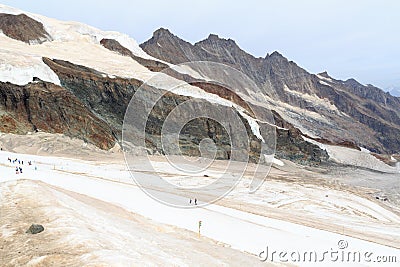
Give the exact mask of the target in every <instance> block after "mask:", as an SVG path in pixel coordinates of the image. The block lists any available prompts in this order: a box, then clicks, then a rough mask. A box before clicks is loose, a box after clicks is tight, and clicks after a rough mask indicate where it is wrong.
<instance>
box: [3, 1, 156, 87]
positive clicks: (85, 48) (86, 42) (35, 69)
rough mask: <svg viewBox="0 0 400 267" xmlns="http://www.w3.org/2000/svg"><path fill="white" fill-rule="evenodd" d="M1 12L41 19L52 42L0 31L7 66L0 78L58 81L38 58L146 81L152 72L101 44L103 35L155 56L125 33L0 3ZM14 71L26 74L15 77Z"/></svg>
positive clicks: (23, 81)
mask: <svg viewBox="0 0 400 267" xmlns="http://www.w3.org/2000/svg"><path fill="white" fill-rule="evenodd" d="M0 13H7V14H14V15H17V14H22V13H23V14H26V15H28V16H30V17H31V18H33V19H35V20H37V21H39V22H41V23H42V24H43V26H44V28H45V29H46V31H47V32H48V33H49V34H50V36H51V39H52V41H51V42H45V43H42V44H37V45H29V44H26V43H23V42H20V41H17V40H14V39H11V38H8V37H6V36H5V35H3V34H1V36H0V42H1V44H2V45H1V47H0V58H2V60H3V62H7V63H8V65H5V64H1V69H0V81H10V82H13V83H16V84H26V83H27V82H29V81H31V80H32V78H33V77H39V78H40V79H42V80H45V81H49V82H55V83H57V82H58V83H59V81H57V79H56V78H55V74H54V73H51V72H50V71H49V69H47V68H46V69H44V68H43V65H42V64H43V63H40V62H39V61H40V60H38V59H40V58H41V57H49V58H56V59H62V60H67V61H71V62H73V63H75V64H81V65H85V66H87V67H91V68H94V69H97V70H99V71H103V72H105V73H108V74H111V75H117V76H121V77H134V78H141V79H142V80H143V79H147V78H148V77H150V76H151V75H150V74H151V73H150V71H148V70H147V69H146V68H145V67H143V66H141V65H140V64H138V63H137V62H136V61H134V60H133V59H131V58H128V57H123V56H119V55H118V54H116V53H113V52H111V51H109V50H107V49H105V48H104V47H102V46H101V45H100V41H101V39H103V38H110V39H115V40H117V41H118V42H120V43H121V44H122V45H123V46H125V47H126V48H128V49H129V50H131V51H132V53H133V54H134V55H136V56H138V57H142V58H147V59H152V57H150V56H149V55H147V54H146V53H145V52H144V51H143V50H142V49H141V48H140V47H139V46H138V44H137V42H136V41H135V40H134V39H132V38H130V37H129V36H128V35H126V34H121V33H118V32H110V31H101V30H99V29H96V28H94V27H91V26H88V25H85V24H82V23H78V22H64V21H59V20H55V19H51V18H47V17H44V16H40V15H36V14H32V13H28V12H24V11H21V10H18V9H15V8H11V7H8V6H4V5H0ZM15 72H16V73H23V74H21V75H16V76H14V77H13V75H14V73H15ZM149 75H150V76H149ZM29 78H30V79H29Z"/></svg>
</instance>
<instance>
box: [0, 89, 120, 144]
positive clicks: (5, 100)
mask: <svg viewBox="0 0 400 267" xmlns="http://www.w3.org/2000/svg"><path fill="white" fill-rule="evenodd" d="M0 110H1V115H0V131H1V132H8V133H18V134H26V133H28V132H33V131H44V132H49V133H63V134H65V135H67V136H70V137H76V138H80V139H83V140H85V141H87V142H89V143H92V144H95V145H96V146H98V147H100V148H102V149H110V148H111V147H113V146H114V144H115V141H116V139H115V136H114V133H113V131H112V129H111V128H110V127H109V125H108V124H107V123H105V122H104V121H102V120H100V119H99V118H98V117H96V116H95V115H94V114H93V113H92V112H91V111H90V110H88V109H87V108H86V107H85V105H84V104H83V103H82V102H81V101H80V100H79V99H78V98H77V97H76V96H74V95H73V94H72V93H70V92H69V91H67V90H66V89H65V88H62V87H60V86H57V85H54V84H51V83H47V82H43V81H36V82H32V83H29V84H28V85H25V86H18V85H14V84H11V83H3V82H0Z"/></svg>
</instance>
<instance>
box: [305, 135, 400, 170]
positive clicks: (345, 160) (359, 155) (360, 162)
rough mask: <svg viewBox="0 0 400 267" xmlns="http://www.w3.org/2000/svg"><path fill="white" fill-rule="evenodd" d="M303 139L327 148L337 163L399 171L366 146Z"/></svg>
mask: <svg viewBox="0 0 400 267" xmlns="http://www.w3.org/2000/svg"><path fill="white" fill-rule="evenodd" d="M303 139H304V140H305V141H307V142H310V143H312V144H315V145H317V146H319V147H320V148H321V149H324V150H326V152H328V155H329V158H330V160H333V161H335V162H337V163H342V164H347V165H353V166H357V167H364V168H368V169H371V170H376V171H382V172H390V173H397V172H399V171H398V169H396V168H395V167H391V166H389V165H387V164H385V163H384V162H382V161H380V160H378V159H377V158H376V157H374V156H373V155H371V154H370V153H371V152H370V151H369V150H368V149H366V148H361V151H359V150H356V149H351V148H348V147H341V146H334V145H327V144H322V143H320V142H317V141H315V140H312V139H310V138H307V137H304V136H303Z"/></svg>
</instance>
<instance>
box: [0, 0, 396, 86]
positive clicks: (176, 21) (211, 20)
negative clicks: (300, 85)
mask: <svg viewBox="0 0 400 267" xmlns="http://www.w3.org/2000/svg"><path fill="white" fill-rule="evenodd" d="M1 3H2V4H5V5H9V6H13V7H17V8H20V9H23V10H26V11H30V12H33V13H39V14H42V15H45V16H48V17H54V18H57V19H61V20H74V21H80V22H84V23H87V24H90V25H92V26H95V27H97V28H101V29H103V30H115V31H119V32H123V33H127V34H129V35H130V36H131V37H133V38H134V39H135V40H136V41H138V42H139V43H141V42H143V41H145V40H147V39H149V38H150V37H151V35H152V33H153V31H154V30H156V29H158V28H160V27H165V28H168V29H170V30H171V32H173V33H174V34H176V35H178V36H179V37H181V38H182V39H185V40H187V41H190V42H192V43H193V42H197V41H200V40H202V39H204V38H206V37H207V36H208V35H209V33H215V34H218V35H219V36H220V37H224V38H231V39H234V40H235V41H236V42H237V44H238V45H239V46H240V47H241V48H242V49H244V50H246V51H247V52H249V53H251V54H253V55H255V56H258V57H264V56H265V55H266V54H267V53H271V52H273V51H275V50H277V51H279V52H280V53H282V54H283V55H284V56H285V57H287V58H288V59H289V60H293V61H295V62H296V63H297V64H299V65H300V66H301V67H303V68H305V69H307V70H308V71H310V72H312V73H318V72H321V71H324V70H327V71H328V73H329V74H330V75H331V76H333V77H334V78H338V79H347V78H350V77H353V78H356V79H357V80H359V81H360V82H362V83H364V84H367V83H370V84H374V85H377V86H379V87H381V88H387V87H389V86H396V87H400V1H397V0H392V1H390V0H386V1H385V0H380V1H379V0H377V1H369V0H346V1H343V0H292V1H289V0H276V1H268V0H266V1H262V0H259V1H255V0H246V1H234V0H227V1H225V0H221V1H218V0H202V1H188V0H186V1H183V0H181V1H180V0H164V1H151V0H143V1H128V0H113V1H108V0H97V1H85V0H79V1H77V0H68V1H61V0H58V1H48V0H35V1H27V0H13V1H1Z"/></svg>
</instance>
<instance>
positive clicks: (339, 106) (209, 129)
mask: <svg viewBox="0 0 400 267" xmlns="http://www.w3.org/2000/svg"><path fill="white" fill-rule="evenodd" d="M0 13H3V14H10V15H12V16H11V17H10V18H12V19H14V20H18V18H19V16H20V15H21V14H25V15H26V16H28V17H29V18H30V19H29V21H30V22H32V21H31V20H34V21H36V22H37V23H38V24H40V25H42V28H43V30H44V31H45V32H46V34H47V35H48V39H47V41H46V42H44V43H40V42H21V40H20V39H29V40H31V39H30V38H31V37H30V35H31V31H30V29H31V27H30V26H29V25H30V24H27V23H20V24H16V25H17V26H16V27H17V29H16V30H18V32H20V33H22V34H23V36H22V37H21V38H16V37H15V36H14V37H13V36H11V37H10V36H7V35H4V34H0V42H1V43H2V49H1V50H0V81H1V82H2V83H1V84H0V92H3V101H2V102H1V103H0V110H1V113H0V120H1V121H2V122H3V126H2V131H4V132H12V133H20V134H24V133H27V132H30V131H33V130H35V129H38V130H42V131H46V132H50V133H63V134H65V135H67V136H71V137H77V138H80V139H82V140H85V141H87V142H89V143H92V144H95V145H96V146H98V147H101V148H103V149H109V148H110V147H112V146H113V145H114V144H115V143H116V142H120V141H121V131H122V123H123V119H124V114H125V111H126V109H127V106H128V104H129V101H130V99H131V97H132V96H133V94H134V93H135V92H136V91H137V89H138V88H139V87H140V86H142V85H143V82H144V81H148V82H149V84H147V85H148V91H147V98H146V99H144V100H143V103H142V104H151V103H148V102H151V98H152V96H153V95H155V94H156V93H157V92H160V91H163V92H167V90H169V88H171V86H172V87H173V86H174V85H177V84H182V82H183V87H182V88H183V90H180V91H179V92H178V93H171V92H169V93H166V94H165V96H164V97H163V98H162V99H161V100H160V101H159V103H157V105H156V106H155V108H154V110H153V111H152V113H151V114H150V117H149V120H148V125H147V126H148V127H147V128H146V148H147V150H148V152H149V153H163V148H162V145H161V142H160V140H161V139H160V133H161V127H162V123H163V120H164V119H165V118H166V116H167V115H168V112H169V111H171V110H173V109H174V108H175V107H176V106H177V105H178V104H179V103H183V102H184V101H187V100H191V99H192V100H193V99H194V100H195V102H196V103H197V104H196V105H193V107H192V110H189V111H187V112H188V113H190V112H195V109H196V108H198V107H199V106H200V104H202V105H206V106H207V107H208V108H209V109H210V111H212V112H214V113H220V114H225V113H226V112H227V111H228V110H229V109H230V110H231V111H232V110H233V111H234V112H236V113H237V114H238V116H239V118H240V119H241V120H242V121H243V124H244V125H245V128H246V131H247V133H248V135H249V137H250V147H251V153H252V156H253V157H256V156H257V153H258V154H259V148H260V138H259V137H258V136H259V134H260V132H257V131H260V129H263V128H265V125H264V126H263V125H262V122H258V121H256V119H255V118H253V117H252V116H253V115H252V113H251V112H249V110H250V109H253V110H257V111H258V112H261V113H263V112H264V111H265V112H266V111H267V110H269V109H271V110H273V112H272V115H271V120H274V121H275V123H276V127H275V128H274V132H275V131H276V137H277V140H276V148H277V153H276V154H277V155H278V157H280V158H285V159H289V160H292V161H295V162H298V163H302V164H319V163H321V162H325V161H327V159H328V158H329V155H328V154H327V152H326V151H325V150H324V149H323V148H321V147H320V146H318V145H316V144H314V143H313V142H309V141H308V139H307V138H313V139H314V141H318V142H322V143H326V144H330V145H340V146H345V147H350V148H354V149H359V148H358V146H364V147H367V148H369V149H370V150H372V151H377V152H391V151H400V149H398V150H397V148H398V147H399V141H398V140H397V139H396V137H395V136H396V134H397V133H398V132H397V131H398V126H399V123H398V109H396V108H397V107H398V100H397V102H396V99H392V98H390V97H388V96H386V95H385V94H381V92H380V90H379V89H377V88H372V87H371V88H368V92H367V93H366V92H365V90H364V87H363V86H362V85H360V84H358V83H356V82H355V81H352V80H349V81H345V82H343V81H338V80H334V79H333V78H331V77H329V76H328V75H327V74H326V73H321V74H318V75H313V74H309V73H308V72H306V71H305V70H303V69H301V68H300V67H298V66H297V65H296V64H295V63H294V62H291V61H288V60H287V59H286V58H284V57H283V56H282V55H280V54H279V53H278V52H274V53H272V54H271V55H268V56H267V57H266V58H255V57H253V56H252V55H250V54H248V53H246V52H244V51H243V50H241V49H240V48H239V47H238V46H237V44H236V43H235V42H234V41H233V40H224V39H221V38H219V37H218V36H216V35H210V37H209V38H208V39H206V40H204V41H201V42H199V43H197V44H195V45H192V44H190V43H188V42H185V41H183V40H181V39H179V38H178V37H176V36H174V35H172V34H171V33H170V32H169V31H168V30H165V29H161V30H159V31H156V33H155V36H154V37H153V38H152V39H150V40H149V41H148V42H146V43H144V44H142V45H140V46H139V45H138V44H137V43H136V41H134V40H133V39H131V38H129V37H128V36H126V35H124V34H121V33H117V32H106V31H101V30H98V29H95V28H93V27H90V26H87V25H84V24H80V23H77V22H63V21H58V20H53V19H49V18H46V17H43V16H40V15H35V14H30V13H26V12H23V11H19V10H16V9H13V8H9V7H5V6H2V5H0ZM141 47H142V48H143V50H142V48H141ZM189 59H190V60H208V61H214V62H222V63H224V64H226V65H229V66H231V67H233V68H236V69H238V70H241V71H242V72H244V73H245V74H247V75H248V76H249V77H250V78H251V79H252V80H254V81H255V82H256V84H257V85H258V87H259V88H260V92H259V91H257V92H252V91H245V92H244V94H247V95H255V96H256V97H255V98H253V99H250V101H247V102H246V101H244V99H245V98H243V95H241V94H237V95H235V94H232V93H231V92H230V91H229V90H227V89H226V88H224V87H222V86H218V85H213V84H210V83H206V82H205V81H206V80H207V79H205V78H204V76H202V75H201V73H200V72H196V70H191V71H190V72H187V69H181V68H179V66H176V65H174V64H178V63H180V62H185V61H188V60H189ZM169 67H173V69H168V68H169ZM159 71H165V73H164V74H163V75H161V76H160V77H162V78H160V79H158V80H157V81H151V80H149V79H150V78H151V77H153V76H154V74H155V72H159ZM194 77H196V78H194ZM199 77H200V78H199ZM360 86H361V87H360ZM10 88H18V90H11V89H10ZM49 88H50V89H52V88H57V90H49ZM33 89H34V91H32V90H33ZM19 91H22V92H23V97H21V96H19V95H17V92H19ZM34 92H35V93H34ZM36 92H40V93H36ZM59 92H62V95H63V96H64V99H63V101H53V100H54V99H55V100H57V99H59V95H58V94H60V93H59ZM46 94H51V95H54V96H52V97H50V98H49V99H53V100H51V101H45V100H43V97H44V96H45V95H46ZM33 96H35V97H33ZM36 96H37V97H36ZM260 99H261V101H258V100H260ZM222 103H225V104H222ZM360 104H362V105H360ZM227 107H229V108H227ZM243 110H245V111H247V112H248V113H249V114H250V116H244V115H243ZM371 110H374V111H375V114H369V112H370V111H371ZM241 112H242V113H241ZM32 114H41V115H42V116H38V115H35V117H34V119H32V118H33V117H32V116H31V115H32ZM195 114H196V113H195ZM184 115H185V114H184ZM186 115H187V114H186ZM18 118H23V119H21V120H19V119H18ZM52 122H54V123H52ZM271 122H272V121H271ZM272 123H273V122H272ZM228 124H229V126H230V127H231V129H237V128H238V125H236V124H235V123H234V122H231V121H228ZM251 125H253V126H254V125H258V126H260V129H257V127H253V126H251ZM383 131H385V132H386V134H385V135H383V134H381V135H380V134H379V133H380V132H383ZM95 133H99V134H95ZM226 134H227V133H226V132H223V131H221V129H219V128H218V125H217V124H215V122H213V121H211V120H201V119H200V120H197V121H195V122H193V123H192V124H191V125H188V126H187V127H186V128H185V129H183V131H182V132H181V136H180V137H182V140H181V142H182V144H181V145H182V150H183V151H184V152H185V153H186V154H187V155H191V156H198V155H199V149H198V145H199V140H202V139H204V138H211V139H212V140H213V141H214V142H215V143H216V144H217V147H218V153H217V155H218V158H220V159H229V158H230V151H229V149H230V146H229V138H228V136H227V135H226Z"/></svg>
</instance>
